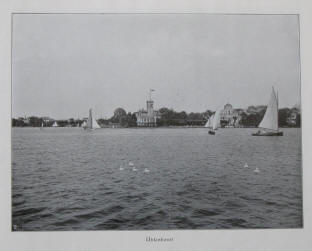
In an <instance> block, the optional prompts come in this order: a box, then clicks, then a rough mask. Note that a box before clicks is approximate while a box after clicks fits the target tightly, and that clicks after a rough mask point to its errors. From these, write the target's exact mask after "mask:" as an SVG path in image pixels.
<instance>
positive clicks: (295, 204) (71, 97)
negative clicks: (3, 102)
mask: <svg viewBox="0 0 312 251" xmlns="http://www.w3.org/2000/svg"><path fill="white" fill-rule="evenodd" d="M299 34H300V26H299V16H298V15H274V14H270V15H262V14H257V15H247V14H235V15H233V14H203V13H201V14H199V13H197V14H196V13H192V14H191V13H190V14H187V13H184V14H172V13H171V14H160V13H158V14H149V13H146V14H143V13H141V14H133V13H132V14H105V13H102V14H100V13H98V14H87V13H85V14H70V13H68V14H65V13H63V14H48V13H45V14H40V13H36V14H30V13H27V14H26V13H24V14H23V13H20V14H18V13H16V14H12V52H11V53H12V83H11V85H12V156H11V158H12V162H11V163H12V166H11V168H12V170H11V173H12V231H68V230H81V231H82V230H190V229H262V228H264V229H267V228H269V229H281V228H302V227H303V208H302V205H303V201H302V198H303V196H302V144H301V135H302V134H301V97H300V88H301V83H300V81H301V79H300V75H301V69H300V66H301V63H300V40H299Z"/></svg>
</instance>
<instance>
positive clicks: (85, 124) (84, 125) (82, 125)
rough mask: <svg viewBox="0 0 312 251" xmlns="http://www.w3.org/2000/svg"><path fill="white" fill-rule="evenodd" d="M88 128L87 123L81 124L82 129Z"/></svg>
mask: <svg viewBox="0 0 312 251" xmlns="http://www.w3.org/2000/svg"><path fill="white" fill-rule="evenodd" d="M86 126H87V123H86V121H83V122H82V124H81V127H82V128H83V129H85V128H86Z"/></svg>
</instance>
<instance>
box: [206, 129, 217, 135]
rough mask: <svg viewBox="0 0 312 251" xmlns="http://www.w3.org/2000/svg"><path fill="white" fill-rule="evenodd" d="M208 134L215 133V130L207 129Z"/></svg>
mask: <svg viewBox="0 0 312 251" xmlns="http://www.w3.org/2000/svg"><path fill="white" fill-rule="evenodd" d="M208 134H210V135H216V132H215V131H213V130H209V131H208Z"/></svg>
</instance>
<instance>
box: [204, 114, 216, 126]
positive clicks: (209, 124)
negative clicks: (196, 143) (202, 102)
mask: <svg viewBox="0 0 312 251" xmlns="http://www.w3.org/2000/svg"><path fill="white" fill-rule="evenodd" d="M213 116H214V114H212V115H211V116H210V117H209V119H208V120H207V123H206V124H205V127H206V128H212V120H213Z"/></svg>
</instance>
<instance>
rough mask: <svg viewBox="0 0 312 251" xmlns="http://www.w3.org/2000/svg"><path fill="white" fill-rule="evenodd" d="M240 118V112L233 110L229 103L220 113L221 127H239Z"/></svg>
mask: <svg viewBox="0 0 312 251" xmlns="http://www.w3.org/2000/svg"><path fill="white" fill-rule="evenodd" d="M239 118H240V116H239V114H238V112H237V111H236V110H235V109H233V106H232V105H231V104H229V103H227V104H226V105H225V106H224V108H223V110H222V111H221V113H220V123H221V127H235V126H237V125H238V121H239Z"/></svg>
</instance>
